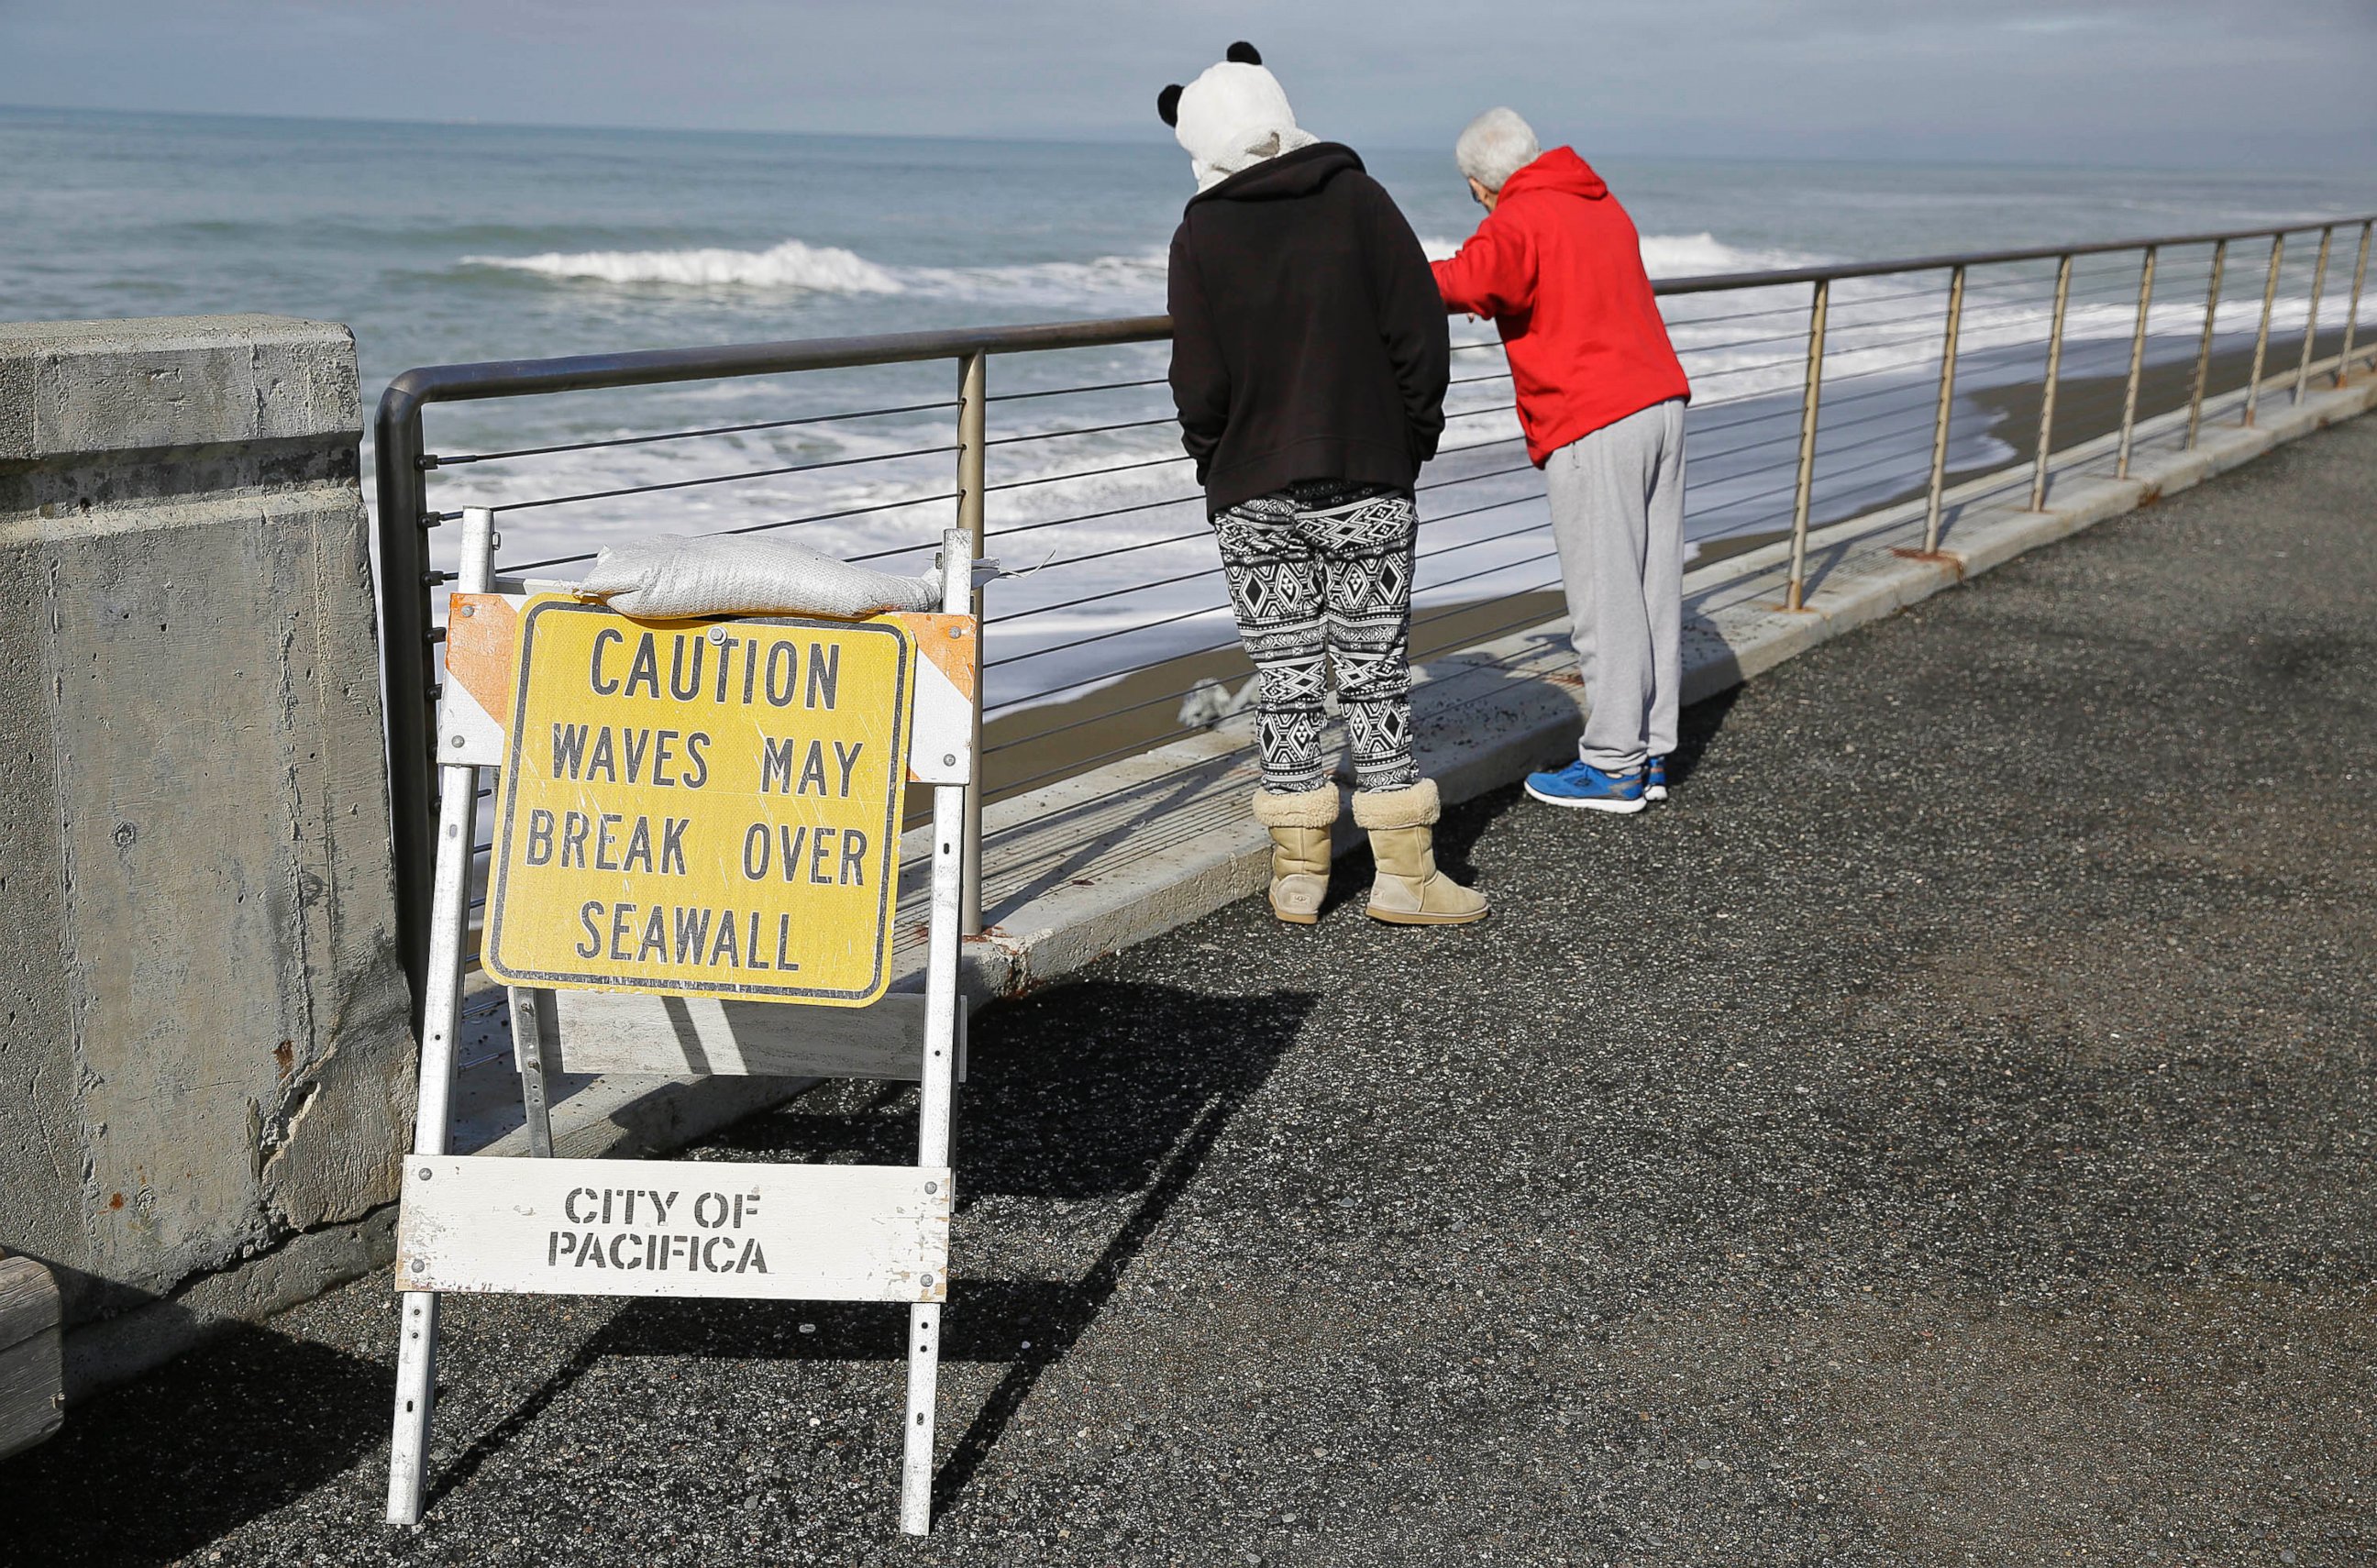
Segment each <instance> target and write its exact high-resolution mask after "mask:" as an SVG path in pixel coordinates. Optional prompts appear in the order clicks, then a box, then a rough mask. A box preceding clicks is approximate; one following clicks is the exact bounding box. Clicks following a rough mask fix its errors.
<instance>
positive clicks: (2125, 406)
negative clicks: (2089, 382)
mask: <svg viewBox="0 0 2377 1568" xmlns="http://www.w3.org/2000/svg"><path fill="white" fill-rule="evenodd" d="M2154 275H2155V247H2154V246H2153V245H2148V246H2146V258H2145V263H2144V266H2142V267H2141V268H2139V269H2138V326H2137V330H2136V331H2134V332H2132V334H2131V335H2130V384H2129V387H2128V389H2126V390H2124V391H2123V392H2122V393H2121V455H2120V461H2117V462H2115V463H2114V465H2113V477H2114V478H2116V479H2127V478H2128V477H2129V476H2130V443H2131V439H2132V437H2134V436H2135V435H2136V434H2137V428H2138V383H2139V381H2140V380H2142V379H2143V378H2144V376H2145V369H2146V312H2147V311H2148V310H2150V309H2152V308H2153V307H2154Z"/></svg>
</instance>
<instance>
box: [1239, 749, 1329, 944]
mask: <svg viewBox="0 0 2377 1568" xmlns="http://www.w3.org/2000/svg"><path fill="white" fill-rule="evenodd" d="M1255 820H1256V821H1258V822H1260V823H1261V824H1262V825H1263V826H1264V827H1266V828H1269V829H1270V830H1271V912H1272V914H1273V915H1276V916H1279V917H1280V918H1281V919H1283V920H1285V921H1287V922H1288V923H1289V924H1291V925H1296V926H1309V925H1311V924H1313V923H1314V922H1315V921H1317V920H1319V919H1320V901H1321V900H1322V899H1324V898H1326V897H1327V896H1328V895H1329V829H1330V826H1331V824H1332V823H1333V822H1335V821H1336V820H1337V791H1336V789H1335V787H1334V786H1332V785H1330V784H1322V785H1321V786H1320V788H1319V789H1305V790H1297V791H1296V793H1294V794H1292V795H1275V794H1273V793H1272V792H1271V791H1270V790H1265V789H1259V790H1257V791H1255Z"/></svg>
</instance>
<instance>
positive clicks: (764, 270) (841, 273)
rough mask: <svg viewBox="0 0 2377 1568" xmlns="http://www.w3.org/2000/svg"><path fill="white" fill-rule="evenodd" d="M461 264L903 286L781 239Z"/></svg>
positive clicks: (680, 280)
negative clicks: (729, 246)
mask: <svg viewBox="0 0 2377 1568" xmlns="http://www.w3.org/2000/svg"><path fill="white" fill-rule="evenodd" d="M462 264H463V265H464V266H466V267H500V268H504V269H508V270H510V271H515V272H531V273H534V274H536V275H537V276H539V277H543V278H554V279H560V280H584V281H594V282H603V283H630V284H632V283H659V284H671V285H675V286H676V287H679V288H721V287H730V288H751V289H812V290H816V291H818V292H819V293H837V294H896V293H903V292H905V290H906V287H907V285H906V284H904V283H902V281H900V280H899V279H898V278H897V277H895V276H894V275H893V274H892V273H891V271H890V269H886V268H882V267H878V266H877V265H876V264H875V263H874V262H872V261H869V260H867V259H866V257H863V256H861V255H859V254H858V253H857V252H856V251H851V250H843V249H842V248H840V247H839V246H836V245H803V244H802V243H801V242H800V241H798V240H786V241H784V243H783V244H782V245H770V246H769V247H768V248H767V249H766V250H724V249H717V248H709V247H704V248H699V249H692V250H586V251H577V252H564V251H547V252H545V253H544V254H543V255H542V256H466V257H462Z"/></svg>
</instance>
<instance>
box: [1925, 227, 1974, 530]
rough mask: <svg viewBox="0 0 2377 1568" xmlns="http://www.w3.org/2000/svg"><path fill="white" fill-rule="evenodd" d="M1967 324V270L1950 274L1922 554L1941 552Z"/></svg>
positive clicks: (1956, 270)
mask: <svg viewBox="0 0 2377 1568" xmlns="http://www.w3.org/2000/svg"><path fill="white" fill-rule="evenodd" d="M1964 324H1965V269H1963V268H1962V267H1959V268H1957V269H1955V270H1954V271H1953V272H1951V273H1949V274H1948V330H1947V333H1946V336H1945V337H1944V338H1943V339H1942V340H1941V344H1940V412H1939V414H1938V415H1937V416H1936V417H1935V418H1934V419H1933V420H1932V423H1931V498H1930V500H1929V502H1928V503H1926V505H1925V507H1924V509H1923V553H1924V554H1925V555H1927V556H1930V555H1937V554H1938V553H1939V550H1940V497H1941V491H1942V490H1943V489H1944V488H1945V486H1946V485H1947V481H1948V415H1949V411H1950V410H1951V409H1953V407H1954V406H1955V402H1956V335H1957V333H1958V332H1959V331H1961V330H1962V329H1963V327H1964Z"/></svg>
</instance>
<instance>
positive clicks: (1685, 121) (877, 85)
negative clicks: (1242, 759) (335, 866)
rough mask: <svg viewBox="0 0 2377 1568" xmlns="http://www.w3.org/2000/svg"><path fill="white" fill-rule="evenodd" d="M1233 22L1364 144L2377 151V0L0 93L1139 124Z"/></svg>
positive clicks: (62, 65)
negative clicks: (1503, 117)
mask: <svg viewBox="0 0 2377 1568" xmlns="http://www.w3.org/2000/svg"><path fill="white" fill-rule="evenodd" d="M1241 37H1243V38H1248V39H1251V40H1253V41H1254V42H1255V43H1256V44H1257V45H1258V46H1259V47H1260V49H1261V50H1262V51H1263V54H1264V55H1265V58H1266V60H1267V61H1268V62H1269V63H1270V64H1271V65H1272V66H1273V68H1274V69H1276V70H1277V71H1278V73H1279V74H1280V76H1281V78H1283V79H1284V82H1285V84H1286V86H1287V89H1288V92H1289V95H1290V97H1291V98H1292V99H1293V100H1294V101H1295V102H1296V108H1297V113H1298V114H1299V117H1300V118H1301V119H1302V120H1303V121H1304V122H1305V123H1306V125H1308V126H1310V127H1311V128H1313V129H1315V130H1318V131H1320V133H1321V134H1323V135H1329V136H1336V137H1343V138H1346V139H1349V140H1355V141H1364V142H1368V143H1372V144H1375V145H1380V146H1385V145H1401V146H1427V145H1436V144H1439V143H1440V142H1443V141H1445V140H1446V139H1448V138H1450V137H1451V135H1452V133H1453V132H1455V131H1456V130H1458V128H1459V127H1460V126H1461V124H1462V123H1463V121H1464V120H1465V119H1466V118H1467V117H1468V115H1469V114H1472V113H1474V112H1475V110H1477V109H1479V108H1482V107H1485V106H1487V105H1488V104H1490V103H1494V102H1508V103H1511V104H1512V105H1513V106H1515V107H1517V108H1519V109H1521V110H1522V111H1523V112H1524V113H1525V114H1528V115H1529V116H1530V117H1531V118H1533V119H1535V121H1536V122H1537V123H1538V124H1539V125H1540V126H1543V127H1544V128H1545V130H1546V131H1547V133H1549V134H1551V135H1556V136H1558V137H1559V138H1561V139H1567V140H1572V141H1574V142H1576V143H1577V145H1578V146H1579V147H1580V148H1582V149H1583V150H1587V151H1588V152H1591V151H1595V150H1599V151H1602V152H1611V153H1618V152H1622V153H1628V154H1632V155H1636V156H1642V155H1647V154H1654V153H1657V152H1661V151H1671V152H1677V153H1683V154H1692V155H1707V154H1715V155H1728V154H1736V155H1746V156H1762V155H1763V156H1789V157H1803V156H1804V157H1846V158H1917V159H1934V158H1942V157H1945V158H1954V159H1960V160H1963V159H1970V160H1977V161H1989V160H2011V161H2048V162H2078V163H2137V162H2145V163H2158V164H2180V165H2188V164H2202V165H2214V166H2222V167H2236V166H2245V167H2253V166H2275V165H2278V164H2282V163H2301V162H2318V163H2322V164H2326V165H2330V166H2333V165H2336V164H2363V165H2365V164H2367V163H2369V162H2371V161H2372V160H2377V92H2373V91H2372V90H2371V84H2372V80H2377V0H2278V3H2273V0H2259V3H2255V0H2139V3H2134V4H2132V3H2128V0H2113V3H2088V0H2079V3H2074V4H2066V5H2048V4H2035V3H2031V0H1999V3H1990V0H1978V3H1969V0H1968V3H1965V4H1950V3H1946V0H1767V3H1764V4H1755V3H1751V0H1602V3H1597V4H1559V3H1556V0H1294V3H1270V4H1257V3H1254V0H1177V3H1172V4H1162V5H1153V4H1135V3H1131V0H842V3H836V4H830V5H829V4H809V3H804V0H400V3H389V0H378V3H371V0H0V103H16V104H42V105H67V106H84V107H94V108H116V109H175V110H196V111H207V112H221V113H244V114H301V115H341V116H355V117H363V118H375V119H378V118H388V119H429V120H464V119H480V120H488V121H515V122H531V123H543V124H566V125H605V126H678V127H687V128H722V129H754V130H795V131H848V132H866V133H887V134H924V135H950V136H969V137H983V136H987V137H1000V136H1018V137H1032V138H1051V137H1053V138H1080V139H1105V138H1114V137H1117V136H1122V137H1131V138H1146V139H1153V138H1160V137H1161V136H1162V135H1163V134H1164V132H1163V128H1162V126H1159V125H1158V124H1157V123H1156V122H1155V120H1154V117H1153V108H1152V104H1153V99H1154V96H1155V93H1156V90H1158V89H1160V88H1161V87H1163V86H1164V84H1165V83H1166V82H1170V81H1178V80H1186V79H1187V78H1189V77H1190V76H1192V75H1194V74H1195V73H1196V72H1197V71H1198V70H1200V69H1201V68H1202V67H1203V66H1206V65H1209V64H1211V63H1212V61H1213V60H1215V59H1217V58H1218V57H1219V56H1220V54H1221V52H1222V50H1223V48H1224V46H1225V45H1226V44H1227V43H1228V42H1230V41H1231V40H1232V39H1234V38H1241Z"/></svg>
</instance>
